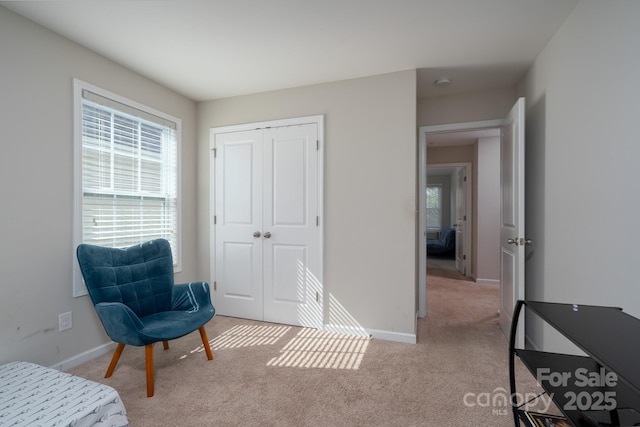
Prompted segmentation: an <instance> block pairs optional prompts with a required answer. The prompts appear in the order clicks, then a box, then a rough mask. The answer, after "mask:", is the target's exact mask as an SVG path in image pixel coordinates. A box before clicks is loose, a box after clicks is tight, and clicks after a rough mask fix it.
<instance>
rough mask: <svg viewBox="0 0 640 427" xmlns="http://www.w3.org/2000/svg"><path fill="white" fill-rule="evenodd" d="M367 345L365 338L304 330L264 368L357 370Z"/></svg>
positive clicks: (367, 340)
mask: <svg viewBox="0 0 640 427" xmlns="http://www.w3.org/2000/svg"><path fill="white" fill-rule="evenodd" d="M368 345H369V339H368V338H366V337H362V336H351V335H343V334H337V333H333V332H325V331H318V330H316V329H309V328H304V329H302V330H301V331H300V332H299V333H298V334H297V335H296V336H295V337H293V338H292V339H291V341H289V342H288V343H287V344H286V345H285V346H284V348H283V349H282V350H281V353H282V354H281V355H280V356H279V357H274V358H273V359H271V360H270V361H269V362H267V366H281V367H298V368H324V369H349V370H357V369H359V368H360V364H361V363H362V359H363V357H364V354H365V353H366V351H367V347H368Z"/></svg>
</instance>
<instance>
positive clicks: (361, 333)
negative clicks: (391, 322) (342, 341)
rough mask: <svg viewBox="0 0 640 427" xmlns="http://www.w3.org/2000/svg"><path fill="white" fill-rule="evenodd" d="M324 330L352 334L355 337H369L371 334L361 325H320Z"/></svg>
mask: <svg viewBox="0 0 640 427" xmlns="http://www.w3.org/2000/svg"><path fill="white" fill-rule="evenodd" d="M322 329H323V330H324V331H327V332H333V333H336V334H343V335H353V336H356V337H366V338H371V334H370V333H369V332H367V331H366V330H365V329H364V328H362V327H355V326H346V325H334V324H327V325H324V326H323V327H322Z"/></svg>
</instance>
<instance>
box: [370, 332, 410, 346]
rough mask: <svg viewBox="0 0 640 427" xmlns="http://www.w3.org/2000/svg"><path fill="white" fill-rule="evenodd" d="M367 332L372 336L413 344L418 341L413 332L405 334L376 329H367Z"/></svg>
mask: <svg viewBox="0 0 640 427" xmlns="http://www.w3.org/2000/svg"><path fill="white" fill-rule="evenodd" d="M369 333H370V334H371V337H372V338H375V339H379V340H385V341H395V342H403V343H406V344H415V343H416V342H417V341H418V339H417V337H416V335H415V334H406V333H403V332H391V331H379V330H376V329H369Z"/></svg>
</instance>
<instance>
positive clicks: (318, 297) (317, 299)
mask: <svg viewBox="0 0 640 427" xmlns="http://www.w3.org/2000/svg"><path fill="white" fill-rule="evenodd" d="M316 302H320V294H319V293H318V291H316Z"/></svg>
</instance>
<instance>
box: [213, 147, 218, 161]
mask: <svg viewBox="0 0 640 427" xmlns="http://www.w3.org/2000/svg"><path fill="white" fill-rule="evenodd" d="M216 157H218V149H217V148H214V149H213V158H214V159H215V158H216Z"/></svg>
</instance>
